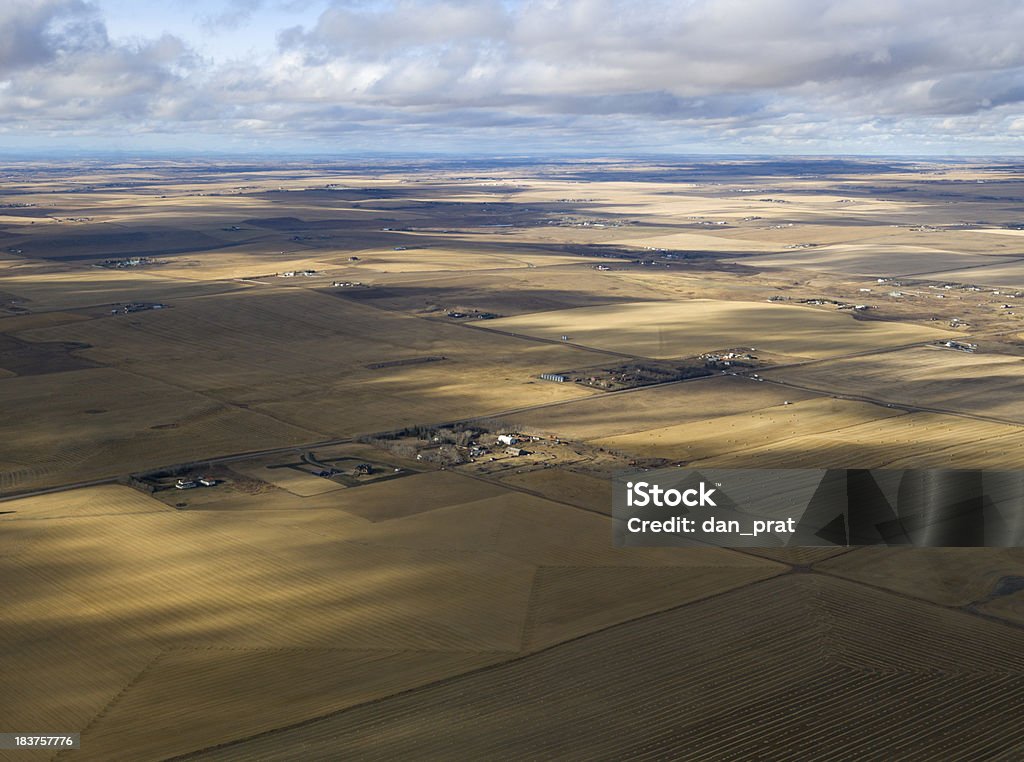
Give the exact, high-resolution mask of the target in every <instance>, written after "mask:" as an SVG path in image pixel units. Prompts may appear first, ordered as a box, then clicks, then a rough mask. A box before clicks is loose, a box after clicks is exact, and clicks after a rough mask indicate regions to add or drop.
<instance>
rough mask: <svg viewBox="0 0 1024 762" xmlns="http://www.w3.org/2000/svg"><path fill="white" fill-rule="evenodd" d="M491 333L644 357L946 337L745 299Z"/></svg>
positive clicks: (861, 346) (579, 316) (822, 348)
mask: <svg viewBox="0 0 1024 762" xmlns="http://www.w3.org/2000/svg"><path fill="white" fill-rule="evenodd" d="M489 327H492V328H496V329H500V330H503V331H510V332H513V333H521V334H526V335H529V336H536V337H543V338H551V339H557V338H558V337H559V336H563V335H564V336H568V337H569V339H570V340H571V341H572V342H573V343H576V344H580V345H583V346H588V347H596V348H598V349H608V350H613V351H616V352H623V353H628V354H635V355H640V356H643V357H666V358H667V357H687V356H692V355H697V354H700V353H701V352H708V351H711V350H718V349H729V348H733V347H754V348H757V349H764V350H767V351H770V352H775V353H777V354H781V355H789V356H791V357H808V358H810V357H813V358H822V357H829V356H832V355H837V354H849V353H855V352H861V351H865V350H867V349H872V348H875V349H877V348H880V347H889V346H898V345H901V344H912V343H917V342H925V341H928V340H936V339H939V338H944V337H946V336H948V335H950V334H948V333H946V332H944V331H942V330H940V329H935V328H931V327H924V326H921V327H918V326H913V325H904V324H893V323H876V322H871V323H869V322H859V321H856V320H854V319H853V317H852V316H850V315H842V314H836V313H828V312H820V311H817V310H811V309H809V308H806V307H796V306H790V305H779V304H763V303H758V302H742V301H729V302H724V301H711V300H701V299H695V300H689V301H685V302H636V303H627V304H620V305H615V306H614V307H580V308H577V309H574V310H565V311H557V312H540V313H534V314H531V315H524V316H518V317H514V318H504V319H501V320H495V321H493V322H492V325H491V326H489Z"/></svg>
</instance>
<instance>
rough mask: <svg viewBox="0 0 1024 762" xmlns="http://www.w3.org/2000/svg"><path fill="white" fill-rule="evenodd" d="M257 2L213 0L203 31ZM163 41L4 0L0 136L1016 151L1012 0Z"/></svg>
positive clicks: (730, 1)
mask: <svg viewBox="0 0 1024 762" xmlns="http://www.w3.org/2000/svg"><path fill="white" fill-rule="evenodd" d="M305 5H308V4H305ZM267 7H268V3H266V2H261V1H260V0H228V1H227V2H224V3H221V5H220V6H217V7H216V8H214V9H212V10H210V11H209V12H208V13H207V15H206V16H204V17H203V18H205V19H206V21H205V22H200V21H197V25H200V26H201V25H203V24H206V27H207V28H206V31H205V32H202V33H208V31H209V30H208V27H209V25H210V24H215V25H224V26H231V25H236V26H237V25H239V24H243V23H256V22H255V21H253V19H255V18H257V17H259V15H260V14H261V13H269V11H267V10H266V8H267ZM275 7H277V11H275V12H279V11H280V3H278V4H276V6H275ZM275 18H277V17H276V16H275ZM160 31H161V30H160V29H155V30H154V32H153V34H152V36H151V38H150V39H147V40H143V41H136V42H132V43H128V42H124V41H112V40H111V39H110V38H109V37H108V35H107V32H106V27H105V25H104V19H103V18H102V17H101V16H100V15H99V14H98V13H97V11H96V9H95V8H94V7H93V6H91V5H89V4H87V3H85V2H81V1H80V0H38V1H32V2H30V1H29V0H14V2H13V3H12V2H8V4H7V5H5V6H4V8H3V9H2V10H0V83H4V82H5V83H6V84H5V85H4V86H3V87H0V117H2V119H0V122H3V123H4V124H5V127H4V128H3V129H6V130H7V131H19V130H33V129H36V130H38V129H43V130H50V131H54V132H59V131H60V129H61V125H62V124H64V123H66V122H67V121H68V120H73V121H74V122H75V129H76V130H77V131H81V130H82V129H83V128H84V129H87V128H88V127H89V125H90V124H91V125H93V126H94V127H95V129H96V130H97V131H100V130H108V129H109V128H110V125H112V124H117V123H123V124H126V125H127V124H128V123H129V122H130V123H131V127H132V128H133V129H134V130H136V131H139V130H140V128H141V130H142V131H147V130H149V131H164V132H170V133H174V132H179V133H185V134H191V133H204V132H206V133H211V134H220V135H224V134H233V133H236V132H237V131H246V132H251V133H254V134H255V133H260V134H265V135H270V136H273V137H274V139H276V140H280V141H287V140H302V139H314V140H329V139H330V138H331V137H332V136H336V135H345V136H346V137H351V136H352V135H355V134H359V133H360V131H361V130H363V131H364V133H363V134H364V135H365V139H366V141H367V142H371V143H372V141H373V140H375V139H381V140H382V143H383V142H385V141H394V140H402V139H407V140H409V141H411V142H413V143H415V142H416V141H419V140H421V136H422V133H423V131H425V130H433V131H435V132H437V131H439V130H445V129H446V130H447V131H446V133H445V135H443V136H435V139H434V140H433V141H432V142H437V141H438V140H440V142H441V143H444V141H445V140H447V141H448V143H450V144H451V146H452V147H457V146H459V145H467V144H469V145H473V144H480V145H483V144H487V145H500V144H501V142H502V141H503V140H504V141H505V142H506V143H507V144H509V145H514V146H520V147H524V148H525V147H528V146H529V145H539V146H544V147H556V146H558V145H560V144H563V145H567V146H572V145H579V144H581V143H582V142H584V141H592V140H594V139H599V140H604V141H606V142H608V144H609V145H610V147H613V148H614V147H620V146H621V147H628V146H679V145H682V144H687V145H688V144H691V142H692V141H699V142H700V143H702V144H704V145H708V146H712V147H716V148H718V149H720V150H725V148H727V146H728V144H729V143H730V142H736V143H737V144H739V143H740V142H742V144H743V145H751V144H756V143H757V141H758V140H761V141H764V144H765V145H766V146H771V147H779V146H789V147H791V148H793V149H794V150H796V149H799V148H800V147H801V146H804V147H810V148H811V149H813V148H814V147H815V146H824V145H829V146H834V145H837V144H840V145H849V146H850V147H851V150H856V147H857V146H858V145H865V146H869V147H870V146H871V145H878V144H879V141H880V140H882V138H883V137H886V138H887V140H888V143H889V144H890V145H896V144H899V145H904V146H909V145H910V144H911V143H912V141H921V142H922V144H924V143H927V145H929V146H936V145H941V144H943V141H946V142H950V143H952V142H955V143H957V144H961V143H963V142H964V141H967V142H970V140H972V139H975V140H977V142H978V144H979V145H984V146H985V147H986V149H988V148H991V146H992V145H994V144H999V145H1002V146H1004V147H1005V149H1006V150H1013V149H1014V148H1015V147H1016V146H1017V145H1020V142H1021V140H1022V138H1021V135H1020V129H1019V123H1020V119H1019V112H1020V110H1021V109H1020V106H1021V103H1022V102H1024V42H1022V41H1024V5H1022V4H1021V3H1020V2H1017V0H990V2H987V3H985V4H984V6H982V7H971V6H970V5H969V4H967V3H963V2H960V1H959V0H956V1H954V0H861V1H860V2H857V3H850V2H847V1H846V0H689V1H688V2H681V1H679V0H671V1H670V0H650V1H649V2H644V3H635V4H633V3H630V4H625V3H621V2H612V1H611V0H524V2H518V3H513V2H500V1H499V0H481V1H480V2H470V1H469V0H375V1H373V2H353V1H351V0H349V1H339V2H333V3H329V4H328V5H327V7H325V8H324V10H323V11H322V12H321V13H320V14H319V17H318V18H316V20H315V21H310V22H307V23H305V24H300V25H282V28H280V29H279V30H278V35H277V39H278V49H277V50H276V51H272V52H267V53H264V54H256V53H253V54H252V55H250V56H249V57H248V58H241V59H237V60H234V59H233V60H231V61H229V62H223V61H222V62H215V61H213V60H211V59H209V58H202V57H200V56H199V55H197V54H196V53H195V52H193V49H192V47H190V41H189V40H188V39H187V38H188V35H179V36H171V35H162V34H161V33H160ZM196 34H197V36H198V35H199V34H201V32H200V31H198V30H197V33H196ZM181 37H185V38H186V39H184V40H183V39H181ZM967 117H970V118H969V119H967ZM523 141H525V142H523ZM911 147H912V146H911Z"/></svg>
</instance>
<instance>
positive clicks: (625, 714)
mask: <svg viewBox="0 0 1024 762" xmlns="http://www.w3.org/2000/svg"><path fill="white" fill-rule="evenodd" d="M766 599H770V600H771V605H770V606H766V605H765V600H766ZM825 633H828V637H824V636H825ZM1022 642H1024V636H1022V635H1021V633H1020V631H1019V630H1018V629H1016V628H1012V627H1009V626H1006V625H993V624H992V623H984V622H982V621H981V620H979V619H978V618H976V617H972V616H970V615H968V614H964V613H961V612H956V611H948V610H944V609H941V608H938V607H934V606H930V605H928V604H924V603H920V602H916V601H904V600H901V599H899V598H895V597H893V596H889V595H887V594H884V593H878V592H877V591H873V590H870V589H866V588H863V587H859V586H856V585H852V584H851V583H849V582H843V581H838V580H831V579H827V578H820V577H817V576H815V577H810V578H809V577H806V576H802V577H792V576H790V577H783V578H780V579H775V580H770V581H768V582H764V583H761V584H759V585H753V586H749V587H746V588H744V589H742V590H737V591H735V592H732V593H729V594H726V595H724V596H720V597H716V598H714V599H712V600H708V601H702V602H698V603H695V604H691V605H689V606H684V607H681V608H679V609H676V610H674V611H669V612H666V613H664V614H660V615H658V616H655V617H648V618H644V619H642V620H637V621H634V622H630V623H628V624H625V625H622V626H619V627H616V628H612V629H610V630H606V631H603V632H599V633H597V634H595V635H591V636H588V637H586V638H582V639H579V640H576V641H572V642H570V643H566V644H563V645H559V646H556V647H554V648H552V649H550V650H547V651H544V652H542V653H540V654H538V655H536V656H534V657H531V658H529V659H524V660H520V661H516V662H512V663H510V664H506V665H502V666H499V667H495V668H492V669H486V670H480V671H477V672H475V673H472V674H469V675H466V676H463V677H459V678H456V679H454V680H449V681H444V682H441V683H438V684H436V685H433V686H429V687H425V688H421V689H418V690H413V691H410V692H408V693H405V694H402V695H400V696H395V697H393V698H389V699H387V700H385V701H382V702H376V703H373V704H366V705H364V706H361V707H357V708H354V709H351V710H348V711H342V712H337V713H333V714H331V715H329V716H326V717H324V719H322V720H321V721H319V722H316V723H311V724H307V725H305V726H303V727H302V728H296V729H294V730H286V731H283V732H280V733H275V734H268V735H264V736H261V737H257V738H253V739H250V740H245V741H241V742H240V743H237V744H234V745H231V746H228V747H225V748H223V749H219V750H211V751H209V752H207V753H205V754H202V755H200V756H199V757H198V758H199V759H204V760H243V759H252V758H254V757H256V758H259V759H264V760H282V759H289V758H290V754H291V753H293V752H294V750H295V749H296V748H299V745H300V744H301V748H302V749H303V752H304V753H305V754H309V755H312V756H314V757H315V756H321V755H325V756H326V755H341V756H345V757H359V758H360V759H380V760H386V759H395V758H405V757H412V756H416V757H426V758H431V759H443V758H448V759H450V758H453V757H466V758H475V759H483V758H489V757H495V756H506V755H509V756H516V757H518V756H531V755H533V754H537V753H543V754H544V755H546V756H557V757H563V756H564V757H580V758H588V759H615V758H621V757H623V756H630V755H631V754H634V753H635V752H636V750H637V749H640V748H642V749H643V750H644V751H646V752H648V753H649V754H650V755H651V756H652V757H653V758H662V757H676V756H681V757H684V758H693V759H701V758H712V756H711V755H709V754H708V749H714V750H715V755H719V754H725V753H734V754H737V755H742V754H746V753H748V750H751V749H753V748H754V747H755V746H756V747H757V748H759V749H761V750H762V751H763V750H764V749H765V748H771V749H773V750H777V752H778V753H779V754H781V755H783V756H785V757H787V758H793V759H800V758H808V757H813V756H815V755H816V750H820V749H822V748H825V747H826V746H831V747H832V754H833V758H834V759H851V760H852V759H866V758H875V757H878V758H880V757H882V756H884V755H885V754H886V753H887V751H888V752H891V750H892V749H893V748H907V746H911V747H912V748H914V749H917V750H920V751H921V753H922V754H924V755H926V756H928V757H934V756H938V757H942V758H945V759H968V758H970V756H971V754H972V752H973V751H976V750H978V749H985V751H986V758H987V759H997V758H999V759H1007V760H1008V759H1012V758H1013V756H1014V753H1015V752H1016V751H1018V750H1019V749H1020V739H1019V738H1018V737H1017V734H1016V731H1015V728H1012V727H1010V726H1007V725H1006V724H1005V722H1003V720H1005V719H1007V718H1010V717H1016V716H1017V712H1018V711H1019V709H1018V708H1017V704H1016V694H1017V692H1019V691H1020V689H1021V677H1020V670H1021V669H1022V667H1024V662H1022V660H1021V656H1020V646H1021V644H1022ZM595 663H598V664H601V665H602V668H601V669H594V664H595ZM726 676H728V677H727V678H726ZM993 686H998V688H996V689H995V690H993ZM938 695H944V696H956V697H957V699H956V700H948V701H941V702H934V704H929V706H930V711H928V712H921V711H920V704H919V703H918V702H922V703H923V702H929V701H930V698H931V697H934V696H938ZM739 697H742V698H739ZM983 699H984V700H983ZM681 706H685V707H687V709H686V712H685V713H684V714H683V715H680V713H679V707H681ZM810 715H813V716H814V717H815V718H816V719H817V720H818V721H817V722H814V723H811V724H808V723H807V721H806V717H807V716H810ZM853 722H856V723H859V726H860V727H861V731H856V732H850V733H847V734H843V736H842V741H841V742H842V747H841V748H837V747H836V746H835V743H836V728H837V727H839V728H845V727H848V725H847V724H846V723H853ZM864 728H868V729H870V730H869V732H864Z"/></svg>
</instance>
